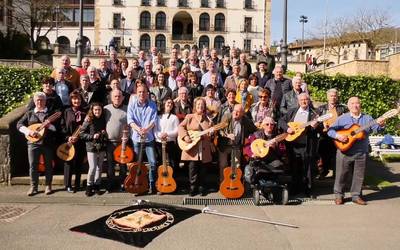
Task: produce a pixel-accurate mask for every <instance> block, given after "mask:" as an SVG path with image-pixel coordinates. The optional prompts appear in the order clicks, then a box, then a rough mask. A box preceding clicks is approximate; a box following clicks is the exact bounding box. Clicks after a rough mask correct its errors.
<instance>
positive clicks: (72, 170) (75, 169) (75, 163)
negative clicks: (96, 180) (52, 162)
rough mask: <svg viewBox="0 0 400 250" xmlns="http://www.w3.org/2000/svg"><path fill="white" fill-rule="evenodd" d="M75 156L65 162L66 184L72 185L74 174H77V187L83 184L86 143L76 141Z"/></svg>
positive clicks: (67, 185) (66, 185)
mask: <svg viewBox="0 0 400 250" xmlns="http://www.w3.org/2000/svg"><path fill="white" fill-rule="evenodd" d="M74 147H75V156H74V158H73V159H72V160H70V161H66V162H64V186H65V187H66V188H67V187H72V175H73V174H75V188H79V187H80V185H81V174H82V168H83V159H84V158H85V156H86V147H85V144H84V143H81V142H78V143H75V145H74Z"/></svg>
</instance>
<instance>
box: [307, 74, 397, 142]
mask: <svg viewBox="0 0 400 250" xmlns="http://www.w3.org/2000/svg"><path fill="white" fill-rule="evenodd" d="M304 80H305V81H306V82H307V83H308V84H309V91H310V93H311V96H312V99H313V100H314V101H319V102H326V101H327V100H326V91H327V90H328V89H330V88H336V89H337V90H338V91H339V93H340V99H341V102H342V103H345V104H346V102H347V100H348V99H349V98H350V97H352V96H358V97H359V98H360V99H361V104H362V110H363V112H365V113H367V114H369V115H371V116H372V117H374V118H378V117H379V116H381V115H383V114H384V113H385V112H386V111H388V110H390V109H393V108H397V105H398V102H399V97H400V82H398V81H394V80H392V79H390V78H388V77H385V76H381V77H371V76H344V75H339V74H338V75H335V76H326V75H322V74H307V75H304ZM399 121H400V119H399V117H398V116H396V117H394V118H391V119H388V120H387V121H386V130H385V133H389V134H392V135H400V130H399V125H398V124H399Z"/></svg>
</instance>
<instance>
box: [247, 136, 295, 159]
mask: <svg viewBox="0 0 400 250" xmlns="http://www.w3.org/2000/svg"><path fill="white" fill-rule="evenodd" d="M287 136H288V133H283V134H280V135H278V136H276V137H275V138H273V139H271V140H268V141H267V140H263V139H255V140H254V141H253V142H252V143H251V146H250V147H251V152H252V153H253V157H260V158H264V157H265V156H267V155H268V153H269V148H270V147H271V145H272V144H274V143H277V142H280V141H283V140H285V138H286V137H287Z"/></svg>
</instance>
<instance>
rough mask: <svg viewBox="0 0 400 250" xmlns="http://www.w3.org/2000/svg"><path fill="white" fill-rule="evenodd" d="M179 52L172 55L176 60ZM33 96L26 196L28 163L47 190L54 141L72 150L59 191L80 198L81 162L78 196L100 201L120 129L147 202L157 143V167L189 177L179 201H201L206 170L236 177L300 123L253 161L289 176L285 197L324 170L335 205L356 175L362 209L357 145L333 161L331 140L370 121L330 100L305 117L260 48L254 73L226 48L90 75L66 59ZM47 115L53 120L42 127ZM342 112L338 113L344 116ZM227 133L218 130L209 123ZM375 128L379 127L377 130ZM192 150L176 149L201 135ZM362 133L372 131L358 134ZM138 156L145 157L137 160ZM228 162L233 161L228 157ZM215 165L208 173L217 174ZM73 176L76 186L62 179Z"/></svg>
mask: <svg viewBox="0 0 400 250" xmlns="http://www.w3.org/2000/svg"><path fill="white" fill-rule="evenodd" d="M180 54H182V55H180ZM42 84H43V85H42V91H41V92H37V93H35V94H34V96H33V99H32V101H31V103H29V105H28V112H27V113H26V114H25V115H24V116H23V117H22V118H21V119H20V121H19V122H18V124H17V128H18V129H19V131H20V132H21V133H23V134H25V135H26V136H30V137H34V138H38V137H40V139H39V140H37V141H32V140H28V158H29V173H30V176H31V188H30V189H29V191H28V195H29V196H32V195H35V194H37V193H38V161H39V157H41V155H43V157H44V159H45V166H46V190H45V193H46V194H51V193H52V192H53V190H52V186H51V183H52V167H51V164H52V161H53V160H54V159H55V149H56V148H57V146H58V145H60V144H62V143H69V145H74V147H75V152H76V153H75V155H74V157H73V159H72V160H69V161H65V162H63V163H62V164H63V167H64V178H65V181H64V184H65V189H66V191H68V192H76V191H79V190H80V188H81V187H80V184H81V173H82V168H83V164H84V161H85V156H86V158H87V161H88V165H89V170H88V175H87V187H86V195H87V196H92V195H94V194H95V193H97V194H99V193H100V188H101V186H102V183H101V173H102V171H103V166H102V164H103V161H104V158H105V157H106V158H107V171H106V172H107V177H108V181H107V183H106V185H104V186H105V187H106V189H107V191H109V192H111V191H113V188H115V187H113V185H112V183H113V182H112V180H113V179H114V178H115V167H116V165H117V163H116V161H115V159H114V156H113V151H114V149H115V148H116V147H117V146H118V145H119V144H120V143H121V140H122V132H123V130H124V129H126V128H128V129H129V132H130V141H129V142H128V144H129V145H131V146H133V150H134V153H135V159H134V161H137V158H138V157H140V158H141V157H142V156H141V155H140V154H145V155H146V157H147V162H148V165H149V171H148V182H149V190H148V192H149V194H153V193H155V192H156V187H155V181H156V179H157V166H159V165H161V146H160V145H161V143H162V142H163V141H166V142H167V144H166V145H167V146H166V147H167V150H166V152H167V159H168V161H169V163H170V165H171V166H172V168H177V167H179V166H180V165H184V166H187V167H188V173H189V176H188V182H189V187H188V188H189V191H188V193H189V195H190V196H194V195H196V194H197V193H200V194H205V193H206V191H207V186H206V183H207V180H206V175H205V173H206V172H207V169H209V168H213V167H215V168H219V171H215V172H217V173H219V175H220V176H219V180H220V181H222V178H223V176H222V173H223V169H224V168H225V167H227V166H230V163H229V161H230V160H231V158H232V157H231V156H234V158H235V161H234V162H235V163H236V164H237V166H238V167H240V168H242V169H244V168H245V166H246V164H247V162H248V160H249V159H248V158H247V156H246V157H245V156H244V154H243V151H244V148H243V147H244V146H245V145H246V144H247V145H248V143H247V140H248V138H250V137H251V136H252V135H255V137H256V138H264V139H271V138H273V137H275V136H276V135H279V134H282V133H288V134H292V135H293V134H295V133H297V131H296V130H295V129H294V128H293V127H291V126H289V125H288V124H290V122H297V123H300V124H306V123H308V125H309V126H307V127H305V129H304V131H303V132H301V133H299V134H298V135H297V136H296V138H295V139H294V140H291V141H286V142H275V143H272V144H270V145H269V146H270V153H269V154H268V155H267V156H266V157H264V158H263V159H261V160H262V161H265V162H267V163H270V165H272V166H274V167H282V166H284V169H285V171H286V172H287V173H288V174H289V175H291V177H292V181H291V183H290V192H291V194H296V193H304V195H307V196H309V195H311V194H312V191H313V180H314V178H316V177H320V178H323V177H324V176H326V174H327V172H328V170H329V169H334V170H335V169H336V171H335V172H336V173H335V174H336V181H335V187H334V193H335V196H336V200H335V202H336V204H343V197H344V182H345V180H346V179H345V177H346V175H347V174H349V172H350V171H354V175H353V176H354V177H353V178H354V179H353V183H352V188H351V194H352V197H353V201H354V202H355V203H357V204H366V203H365V201H364V200H363V199H362V197H361V184H362V181H363V175H364V169H365V159H366V154H367V139H363V140H361V141H357V142H356V143H355V144H354V146H353V147H352V149H351V150H350V151H348V152H345V153H342V152H340V151H338V152H337V155H336V148H335V147H334V146H333V140H335V139H336V140H339V141H343V142H345V141H346V140H348V138H346V136H343V135H341V134H337V133H336V130H340V129H344V128H346V127H348V126H349V125H351V124H354V123H357V124H361V125H363V124H365V123H367V122H369V121H370V120H371V119H372V118H371V117H370V116H368V115H366V114H363V113H361V108H360V99H358V98H357V97H352V98H350V99H349V100H348V105H347V106H346V105H342V104H340V103H339V99H338V91H337V90H336V89H330V90H329V91H328V92H327V100H328V103H327V104H325V105H322V106H320V107H318V108H315V107H314V106H313V104H312V102H311V100H310V96H309V93H308V89H307V84H306V83H305V82H304V81H303V79H302V75H301V73H297V74H296V76H295V77H294V78H293V79H289V78H286V77H285V76H284V70H283V68H282V67H281V66H276V65H275V59H274V57H273V56H272V55H270V54H269V51H268V47H266V46H264V47H263V48H262V51H260V53H259V54H258V57H257V61H256V68H255V69H254V70H253V68H252V66H251V64H250V63H249V62H248V61H247V55H246V54H245V53H240V51H239V50H238V49H236V48H232V49H231V50H230V55H229V56H228V55H224V56H222V57H221V56H219V55H218V51H217V50H215V49H211V50H209V49H208V48H203V49H202V50H201V51H197V50H195V49H193V50H191V51H182V53H180V51H179V50H178V49H175V48H173V49H171V53H170V55H169V57H168V60H166V59H164V58H163V56H162V54H161V53H159V52H158V51H157V48H156V47H153V48H151V50H150V52H149V54H148V55H146V53H145V52H144V51H140V52H139V54H138V57H137V58H134V59H132V60H131V61H129V60H127V59H126V58H124V57H122V58H118V54H117V52H116V51H113V50H111V51H110V57H109V59H105V58H102V59H101V60H100V62H99V65H98V66H97V67H95V66H93V65H91V62H90V59H89V58H87V57H84V58H83V59H82V66H81V67H79V68H76V69H75V68H73V67H71V62H70V58H69V57H68V56H67V55H64V56H63V57H62V58H61V63H60V66H59V67H57V68H55V69H54V71H53V72H52V74H51V76H49V77H46V78H45V79H43V82H42ZM55 112H62V115H61V118H59V119H56V120H55V121H51V122H49V121H48V117H49V116H51V115H52V114H54V113H55ZM327 112H334V113H335V114H336V115H337V117H339V118H338V119H337V120H336V121H334V122H332V123H330V124H328V123H324V122H322V121H318V120H317V118H318V117H320V116H322V115H324V114H326V113H327ZM342 114H343V115H342ZM36 123H43V124H44V126H45V128H46V133H45V134H44V135H43V137H41V135H39V133H38V131H37V130H34V129H31V127H30V125H32V124H36ZM221 123H226V126H220V127H218V128H217V126H216V125H218V124H221ZM378 124H379V125H376V126H374V127H372V128H373V130H378V129H381V128H382V126H383V125H384V121H383V120H379V121H378ZM205 130H207V131H208V133H205V134H204V135H202V137H201V140H199V142H198V143H197V144H196V145H195V146H193V147H191V148H190V149H188V150H181V149H180V148H179V147H178V144H177V140H178V138H179V139H181V140H182V141H183V142H185V143H187V144H190V143H191V142H192V140H193V138H192V137H191V136H190V132H193V131H205ZM367 132H370V131H367ZM142 151H143V152H142ZM232 154H233V155H232ZM215 162H216V164H215ZM118 165H119V170H120V171H119V175H120V176H119V180H118V184H119V186H118V188H121V189H123V183H124V178H125V175H126V174H127V172H128V169H127V167H126V165H125V164H118ZM245 173H246V176H245V178H244V179H245V180H246V181H248V182H249V185H246V188H248V189H249V188H251V184H252V183H251V180H252V178H251V176H249V174H251V173H252V171H251V169H250V168H249V166H247V167H246V171H245ZM73 174H75V182H74V183H72V181H71V177H72V175H73Z"/></svg>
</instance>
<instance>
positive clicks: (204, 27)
mask: <svg viewBox="0 0 400 250" xmlns="http://www.w3.org/2000/svg"><path fill="white" fill-rule="evenodd" d="M199 30H201V31H208V30H210V16H209V15H208V14H207V13H203V14H201V15H200V20H199Z"/></svg>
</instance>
